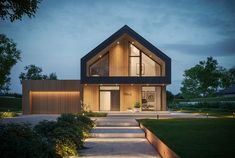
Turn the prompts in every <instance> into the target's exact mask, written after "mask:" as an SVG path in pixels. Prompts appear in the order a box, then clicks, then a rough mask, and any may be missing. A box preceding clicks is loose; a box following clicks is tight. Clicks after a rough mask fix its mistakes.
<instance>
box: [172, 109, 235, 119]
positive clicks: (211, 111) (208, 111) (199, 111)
mask: <svg viewBox="0 0 235 158" xmlns="http://www.w3.org/2000/svg"><path fill="white" fill-rule="evenodd" d="M174 111H175V112H184V113H197V114H202V115H206V114H208V115H209V116H215V117H220V118H233V112H230V111H223V110H220V109H197V108H195V109H180V110H174ZM234 117H235V116H234Z"/></svg>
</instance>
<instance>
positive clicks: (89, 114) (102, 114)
mask: <svg viewBox="0 0 235 158" xmlns="http://www.w3.org/2000/svg"><path fill="white" fill-rule="evenodd" d="M83 115H84V116H87V117H107V115H108V114H107V113H105V112H92V111H85V112H84V113H83Z"/></svg>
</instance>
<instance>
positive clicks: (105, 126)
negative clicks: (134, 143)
mask: <svg viewBox="0 0 235 158" xmlns="http://www.w3.org/2000/svg"><path fill="white" fill-rule="evenodd" d="M96 125H97V127H95V128H94V129H92V130H91V132H90V137H92V138H145V133H144V131H143V130H142V129H140V127H139V125H138V122H137V121H136V120H135V119H134V118H123V117H120V118H119V117H106V118H100V119H97V120H96Z"/></svg>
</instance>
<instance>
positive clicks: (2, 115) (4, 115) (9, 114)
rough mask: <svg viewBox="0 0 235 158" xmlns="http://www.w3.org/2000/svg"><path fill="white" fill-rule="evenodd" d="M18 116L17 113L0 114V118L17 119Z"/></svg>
mask: <svg viewBox="0 0 235 158" xmlns="http://www.w3.org/2000/svg"><path fill="white" fill-rule="evenodd" d="M16 116H18V114H17V113H16V112H0V118H6V117H16Z"/></svg>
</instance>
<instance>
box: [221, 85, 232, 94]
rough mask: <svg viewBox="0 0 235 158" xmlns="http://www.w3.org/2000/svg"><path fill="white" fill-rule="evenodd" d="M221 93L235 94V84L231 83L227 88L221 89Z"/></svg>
mask: <svg viewBox="0 0 235 158" xmlns="http://www.w3.org/2000/svg"><path fill="white" fill-rule="evenodd" d="M219 94H235V84H233V85H231V86H230V87H229V88H227V89H224V90H221V91H220V92H219Z"/></svg>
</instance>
